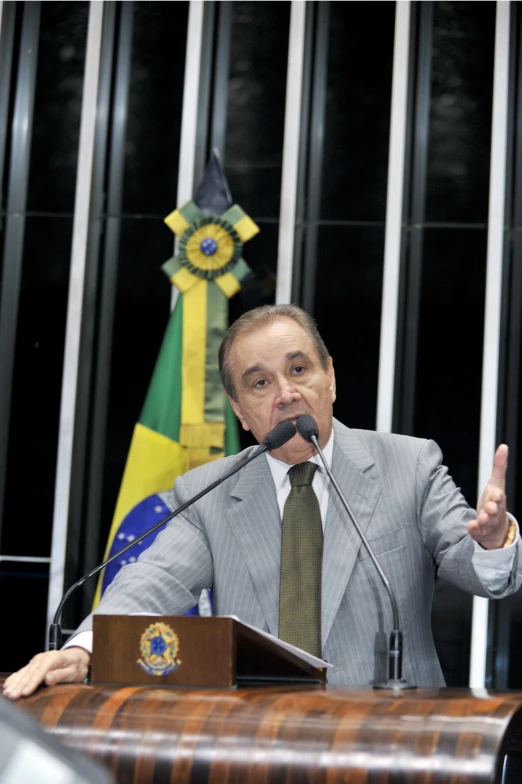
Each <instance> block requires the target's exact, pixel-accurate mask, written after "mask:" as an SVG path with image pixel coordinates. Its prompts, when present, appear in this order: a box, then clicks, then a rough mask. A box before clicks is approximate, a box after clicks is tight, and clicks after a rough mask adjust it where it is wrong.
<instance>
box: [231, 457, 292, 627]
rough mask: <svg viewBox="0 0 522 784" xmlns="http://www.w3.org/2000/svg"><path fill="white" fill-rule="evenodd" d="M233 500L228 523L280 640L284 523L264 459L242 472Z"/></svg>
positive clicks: (268, 618)
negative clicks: (280, 587)
mask: <svg viewBox="0 0 522 784" xmlns="http://www.w3.org/2000/svg"><path fill="white" fill-rule="evenodd" d="M231 496H232V498H233V499H236V500H235V503H234V505H233V506H232V507H231V509H230V510H229V511H228V512H227V520H228V523H229V525H230V527H231V529H232V531H233V533H234V536H235V537H236V539H237V542H238V544H239V547H240V549H241V551H242V553H243V557H244V559H245V561H246V563H247V566H248V569H249V571H250V574H251V577H252V580H253V583H254V587H255V591H256V595H257V599H258V601H259V603H260V604H261V607H262V608H263V612H264V614H265V618H266V621H267V625H268V630H269V632H270V634H274V635H276V636H277V627H278V618H279V569H280V563H281V519H280V515H279V509H278V506H277V499H276V493H275V487H274V482H273V480H272V475H271V473H270V468H269V467H268V463H267V460H266V457H265V456H264V455H263V456H262V457H259V458H258V459H257V460H253V461H252V462H251V463H250V464H249V465H248V466H247V467H246V468H245V469H244V470H243V471H242V472H241V474H240V477H239V480H238V482H237V484H236V486H235V488H234V489H233V491H232V493H231ZM245 587H246V586H245Z"/></svg>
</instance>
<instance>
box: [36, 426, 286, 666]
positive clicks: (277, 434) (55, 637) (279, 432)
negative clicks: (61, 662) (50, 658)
mask: <svg viewBox="0 0 522 784" xmlns="http://www.w3.org/2000/svg"><path fill="white" fill-rule="evenodd" d="M295 433H296V428H295V425H294V424H293V423H292V422H288V421H285V422H280V423H279V424H278V425H277V426H276V427H274V429H273V430H271V431H270V433H269V434H268V435H267V436H266V438H265V440H264V441H263V443H262V444H260V445H259V446H258V448H257V449H256V450H255V452H253V453H252V454H251V455H248V457H246V458H245V460H243V461H242V462H241V463H239V465H235V466H234V468H232V469H231V470H230V471H227V473H226V474H224V475H223V476H221V477H220V478H219V479H216V481H215V482H212V484H210V485H209V486H208V487H205V488H204V489H203V490H201V492H199V493H197V495H195V496H194V497H193V498H189V500H188V501H186V503H184V504H182V505H181V506H179V507H178V508H177V509H174V511H173V512H171V513H170V514H169V515H167V517H164V518H163V520H160V521H159V523H156V525H153V526H152V528H148V529H147V530H146V531H145V532H144V533H142V534H141V535H140V536H137V537H136V539H133V540H132V542H130V543H129V544H127V545H125V547H122V549H121V550H118V552H117V553H114V555H111V557H110V558H107V560H106V561H103V563H101V564H98V566H95V568H94V569H92V570H91V571H90V572H89V573H88V574H85V575H84V576H83V577H80V579H79V580H77V581H76V582H75V583H74V585H71V587H70V588H69V590H68V591H67V592H66V593H65V594H64V596H63V598H62V600H61V602H60V604H59V605H58V608H57V610H56V612H55V614H54V620H53V623H52V624H51V626H50V627H49V650H50V651H56V650H58V649H59V648H61V647H62V629H61V616H62V610H63V607H64V604H65V602H66V601H67V599H68V598H69V596H70V595H71V594H72V593H74V591H76V589H77V588H80V587H81V586H82V585H83V584H84V583H86V582H87V580H90V579H91V577H94V575H96V574H98V572H101V570H102V569H105V567H106V566H108V565H109V564H111V563H112V562H113V561H115V560H116V559H117V558H119V557H120V556H121V555H123V554H124V553H126V552H127V550H130V549H131V547H135V545H137V544H138V542H141V541H142V540H143V539H145V537H147V536H148V535H149V534H152V533H154V531H157V530H158V528H161V526H162V525H165V523H168V522H169V520H172V518H173V517H176V515H179V514H181V512H183V511H185V509H186V508H187V507H188V506H191V504H194V503H195V502H196V501H199V499H200V498H202V497H203V496H204V495H206V494H207V493H209V492H210V491H211V490H213V489H214V488H215V487H217V486H218V485H220V484H221V483H222V482H224V481H225V479H229V478H230V477H231V476H233V474H235V473H236V472H237V471H240V470H241V469H242V468H244V467H245V466H246V465H248V463H250V462H251V461H252V460H255V458H256V457H258V456H259V455H261V454H263V452H271V451H272V450H273V449H279V447H281V446H283V444H286V442H287V441H290V439H291V438H293V437H294V435H295Z"/></svg>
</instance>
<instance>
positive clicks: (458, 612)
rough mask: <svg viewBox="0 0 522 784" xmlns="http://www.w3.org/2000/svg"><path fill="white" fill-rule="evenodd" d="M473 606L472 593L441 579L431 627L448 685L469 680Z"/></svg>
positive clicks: (436, 592)
mask: <svg viewBox="0 0 522 784" xmlns="http://www.w3.org/2000/svg"><path fill="white" fill-rule="evenodd" d="M472 606H473V597H472V596H471V594H469V593H466V592H465V591H462V590H460V588H456V587H455V586H454V585H450V583H447V582H445V581H444V580H437V582H436V583H435V595H434V597H433V607H432V612H431V628H432V631H433V638H434V640H435V647H436V649H437V654H438V657H439V661H440V665H441V667H442V672H443V674H444V678H445V680H446V685H447V686H460V687H466V686H467V685H468V683H469V657H470V651H471V644H470V643H471V611H472Z"/></svg>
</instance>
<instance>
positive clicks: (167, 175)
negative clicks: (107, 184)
mask: <svg viewBox="0 0 522 784" xmlns="http://www.w3.org/2000/svg"><path fill="white" fill-rule="evenodd" d="M187 20H188V2H176V3H161V2H150V1H149V2H135V3H134V33H133V42H132V65H131V75H130V90H129V114H128V125H127V140H126V145H125V179H124V188H123V211H124V212H126V213H136V212H137V213H145V214H157V215H168V214H169V212H172V210H173V209H175V207H176V206H178V205H177V204H176V189H177V177H178V157H179V142H180V130H181V108H182V102H183V81H184V74H185V48H186V37H187Z"/></svg>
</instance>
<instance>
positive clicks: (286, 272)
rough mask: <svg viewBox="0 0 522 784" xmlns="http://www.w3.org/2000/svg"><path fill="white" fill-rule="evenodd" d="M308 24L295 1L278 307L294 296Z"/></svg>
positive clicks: (303, 10) (303, 4) (303, 7)
mask: <svg viewBox="0 0 522 784" xmlns="http://www.w3.org/2000/svg"><path fill="white" fill-rule="evenodd" d="M305 22H306V2H305V1H304V0H292V6H291V11H290V41H289V46H288V69H287V76H286V103H285V130H284V140H283V173H282V179H281V207H280V211H279V242H278V253H277V288H276V303H277V304H285V303H289V302H290V298H291V296H292V269H293V263H294V241H295V214H296V202H297V174H298V166H299V137H300V132H301V102H302V91H303V60H304V45H305Z"/></svg>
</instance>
